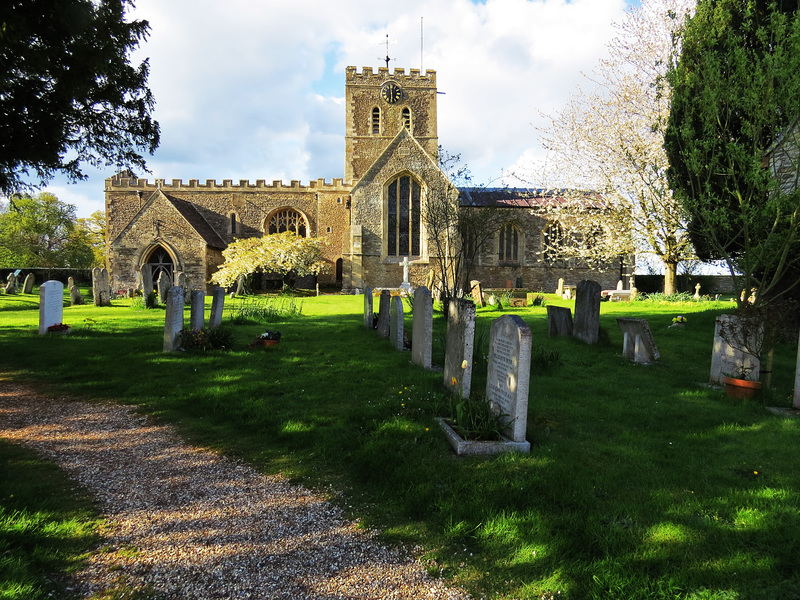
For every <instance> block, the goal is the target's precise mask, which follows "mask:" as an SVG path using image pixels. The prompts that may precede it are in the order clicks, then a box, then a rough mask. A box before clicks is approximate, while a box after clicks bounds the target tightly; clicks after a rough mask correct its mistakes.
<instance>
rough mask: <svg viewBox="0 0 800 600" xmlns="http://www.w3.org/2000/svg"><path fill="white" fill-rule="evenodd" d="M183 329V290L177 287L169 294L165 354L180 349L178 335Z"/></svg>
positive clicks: (171, 289)
mask: <svg viewBox="0 0 800 600" xmlns="http://www.w3.org/2000/svg"><path fill="white" fill-rule="evenodd" d="M181 329H183V290H182V289H181V288H179V287H178V286H177V285H174V286H172V287H171V288H169V291H168V292H167V312H166V315H165V317H164V352H172V351H173V350H175V349H176V348H177V347H178V343H179V340H178V334H179V333H180V332H181Z"/></svg>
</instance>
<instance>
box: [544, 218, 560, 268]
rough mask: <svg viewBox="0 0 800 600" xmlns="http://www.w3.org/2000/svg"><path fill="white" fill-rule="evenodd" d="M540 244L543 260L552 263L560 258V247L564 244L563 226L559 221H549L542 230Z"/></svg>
mask: <svg viewBox="0 0 800 600" xmlns="http://www.w3.org/2000/svg"><path fill="white" fill-rule="evenodd" d="M542 244H543V246H544V248H543V249H542V254H543V256H544V262H545V263H547V264H553V263H554V262H556V261H557V260H560V259H561V258H562V256H561V252H560V250H559V249H560V248H562V247H563V244H564V228H563V227H561V224H560V223H551V224H550V226H549V227H548V228H547V229H545V230H544V234H543V239H542Z"/></svg>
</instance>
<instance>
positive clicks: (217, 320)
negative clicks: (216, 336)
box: [208, 287, 225, 329]
mask: <svg viewBox="0 0 800 600" xmlns="http://www.w3.org/2000/svg"><path fill="white" fill-rule="evenodd" d="M224 308H225V288H222V287H215V288H214V291H213V292H212V295H211V314H210V315H209V317H208V328H209V329H216V328H217V327H219V326H220V325H221V324H222V310H223V309H224Z"/></svg>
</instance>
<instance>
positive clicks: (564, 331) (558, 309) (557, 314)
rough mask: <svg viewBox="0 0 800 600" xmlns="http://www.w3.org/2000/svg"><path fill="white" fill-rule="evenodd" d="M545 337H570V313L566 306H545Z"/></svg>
mask: <svg viewBox="0 0 800 600" xmlns="http://www.w3.org/2000/svg"><path fill="white" fill-rule="evenodd" d="M546 308H547V337H559V336H566V337H571V336H572V311H571V310H570V309H569V308H568V307H566V306H550V305H549V304H548V305H547V307H546Z"/></svg>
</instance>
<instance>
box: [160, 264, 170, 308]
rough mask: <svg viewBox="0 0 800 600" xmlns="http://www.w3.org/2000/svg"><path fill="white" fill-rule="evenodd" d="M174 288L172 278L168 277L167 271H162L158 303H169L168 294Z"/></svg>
mask: <svg viewBox="0 0 800 600" xmlns="http://www.w3.org/2000/svg"><path fill="white" fill-rule="evenodd" d="M171 287H172V278H171V277H170V276H169V275H167V273H166V271H161V273H159V274H158V301H159V302H161V303H162V304H163V303H164V302H166V301H167V293H169V290H170V288H171Z"/></svg>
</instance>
